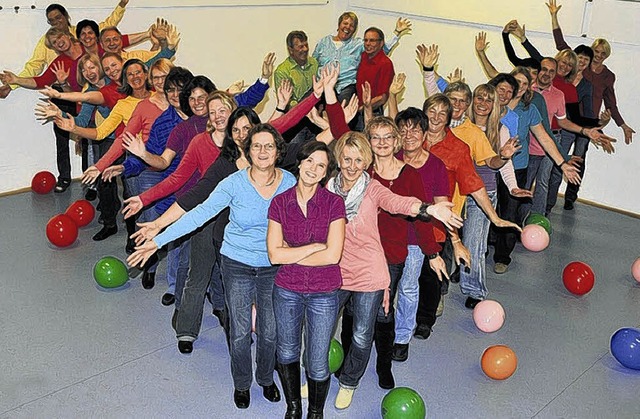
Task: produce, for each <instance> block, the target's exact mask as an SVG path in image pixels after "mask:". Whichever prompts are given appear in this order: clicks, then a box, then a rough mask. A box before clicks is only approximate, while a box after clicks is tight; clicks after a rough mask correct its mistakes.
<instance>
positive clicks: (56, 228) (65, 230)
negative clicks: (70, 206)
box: [47, 214, 78, 247]
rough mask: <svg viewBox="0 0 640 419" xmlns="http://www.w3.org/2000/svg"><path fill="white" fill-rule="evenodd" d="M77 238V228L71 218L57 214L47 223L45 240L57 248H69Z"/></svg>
mask: <svg viewBox="0 0 640 419" xmlns="http://www.w3.org/2000/svg"><path fill="white" fill-rule="evenodd" d="M77 238H78V226H77V225H76V223H75V222H74V221H73V219H72V218H71V217H69V216H68V215H65V214H58V215H56V216H55V217H53V218H52V219H50V220H49V222H48V223H47V239H49V241H50V242H51V244H53V245H55V246H58V247H67V246H71V245H72V244H73V242H75V241H76V239H77Z"/></svg>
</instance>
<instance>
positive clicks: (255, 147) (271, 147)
mask: <svg viewBox="0 0 640 419" xmlns="http://www.w3.org/2000/svg"><path fill="white" fill-rule="evenodd" d="M262 149H264V150H265V151H273V150H275V149H276V145H275V144H274V143H269V144H258V143H255V144H251V151H262Z"/></svg>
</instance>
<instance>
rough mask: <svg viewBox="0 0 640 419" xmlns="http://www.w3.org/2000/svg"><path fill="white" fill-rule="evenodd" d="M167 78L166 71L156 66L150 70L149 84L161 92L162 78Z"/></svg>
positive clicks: (162, 87) (162, 88) (162, 86)
mask: <svg viewBox="0 0 640 419" xmlns="http://www.w3.org/2000/svg"><path fill="white" fill-rule="evenodd" d="M166 78H167V73H165V72H164V71H161V70H159V69H157V68H154V69H153V70H151V84H153V88H154V89H155V91H156V92H162V91H163V90H164V80H165V79H166Z"/></svg>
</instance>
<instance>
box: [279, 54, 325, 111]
mask: <svg viewBox="0 0 640 419" xmlns="http://www.w3.org/2000/svg"><path fill="white" fill-rule="evenodd" d="M317 73H318V61H316V59H315V58H313V57H312V56H309V59H308V60H307V64H305V65H304V67H301V66H300V65H298V63H296V62H295V61H294V60H293V58H291V57H287V59H286V60H284V61H283V62H282V63H280V65H279V66H278V68H276V71H275V73H274V85H275V88H276V91H277V90H278V88H279V87H280V83H282V81H283V80H285V79H289V80H291V83H292V84H293V93H292V95H291V101H290V102H289V106H295V105H296V104H297V103H298V102H300V100H302V98H303V97H304V95H305V94H306V93H307V92H308V91H309V90H311V89H312V88H313V76H315V75H316V74H317Z"/></svg>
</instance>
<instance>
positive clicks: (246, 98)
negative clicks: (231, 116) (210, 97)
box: [233, 79, 269, 108]
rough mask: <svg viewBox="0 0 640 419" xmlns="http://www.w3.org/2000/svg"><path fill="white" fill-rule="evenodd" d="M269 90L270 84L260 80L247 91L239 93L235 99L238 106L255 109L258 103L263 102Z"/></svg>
mask: <svg viewBox="0 0 640 419" xmlns="http://www.w3.org/2000/svg"><path fill="white" fill-rule="evenodd" d="M267 90H269V83H263V82H261V81H260V79H258V80H256V82H255V83H253V84H252V85H251V86H249V88H248V89H247V90H245V91H244V92H242V93H238V94H237V95H235V96H234V97H233V98H234V99H235V101H236V103H237V104H238V106H248V107H250V108H255V107H256V105H258V103H260V102H262V99H264V95H265V94H266V93H267Z"/></svg>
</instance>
